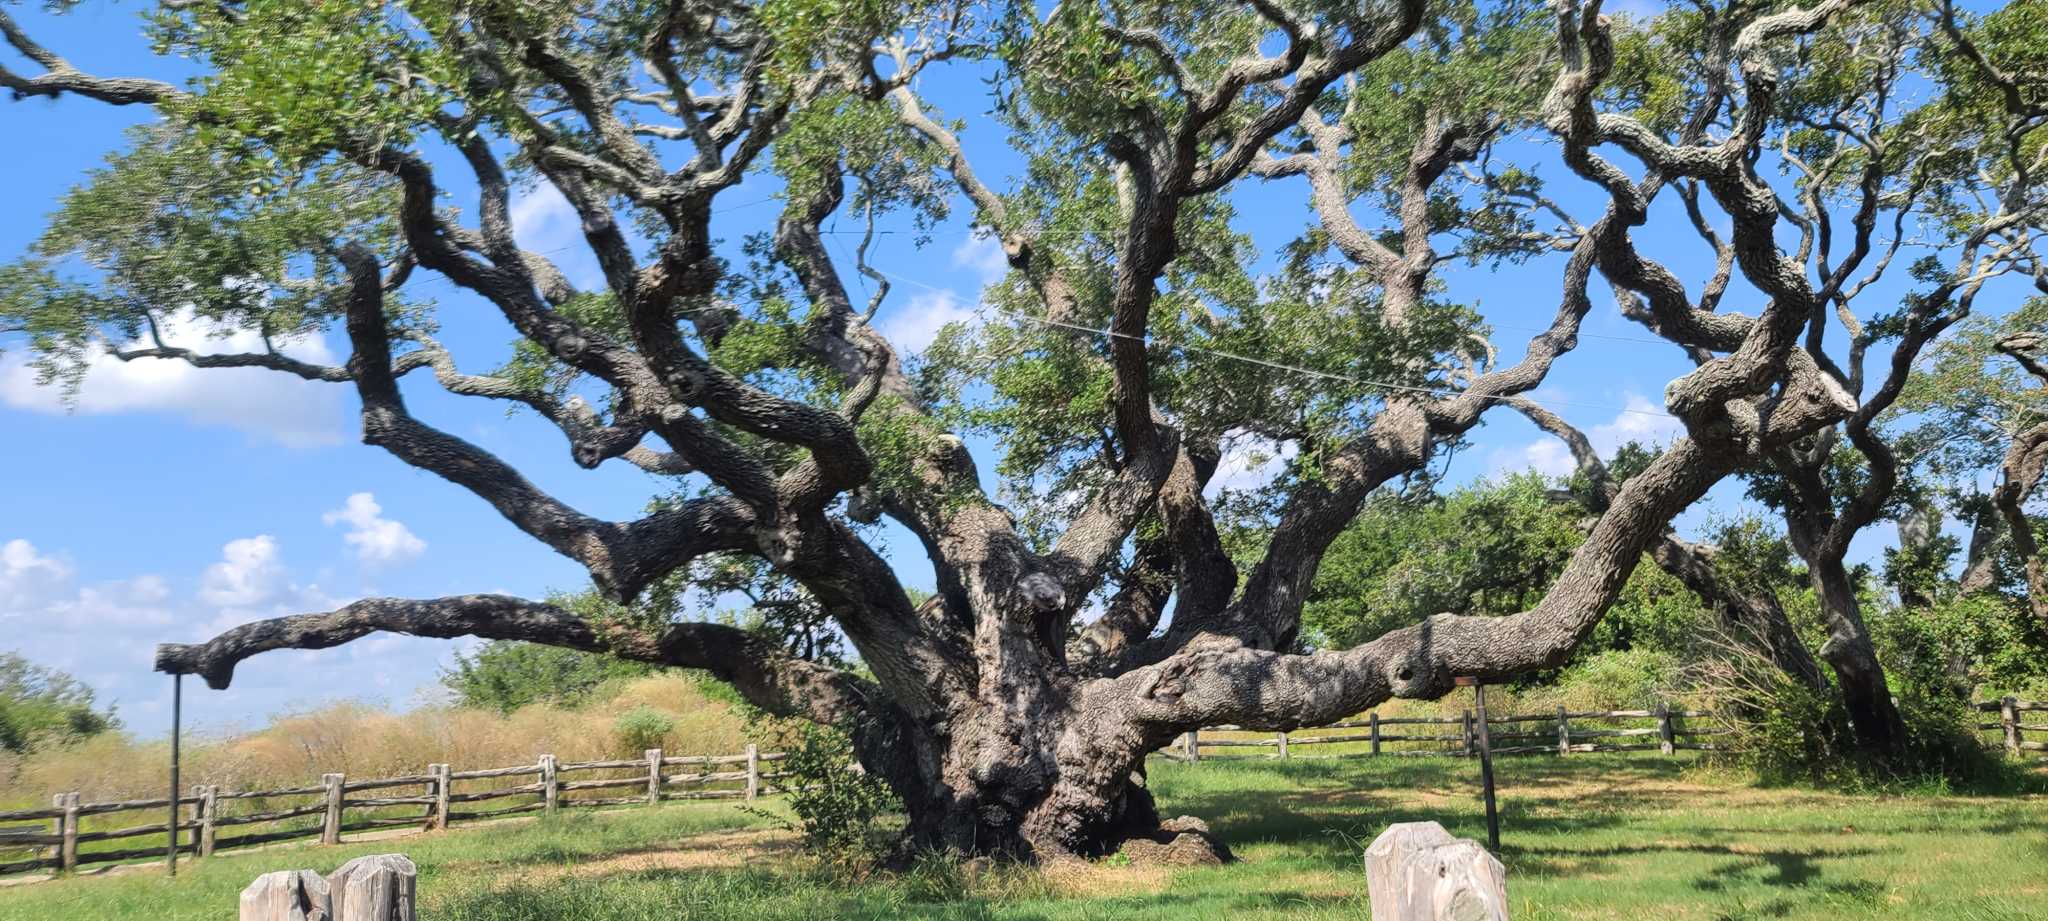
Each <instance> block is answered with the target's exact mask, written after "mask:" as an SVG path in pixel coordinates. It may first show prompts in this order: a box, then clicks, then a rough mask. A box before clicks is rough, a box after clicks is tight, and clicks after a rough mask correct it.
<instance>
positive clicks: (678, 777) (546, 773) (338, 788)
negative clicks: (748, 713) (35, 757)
mask: <svg viewBox="0 0 2048 921" xmlns="http://www.w3.org/2000/svg"><path fill="white" fill-rule="evenodd" d="M785 757H787V756H786V755H785V754H783V753H780V752H763V751H760V750H759V749H758V748H757V747H756V746H752V745H749V746H747V750H746V752H745V753H744V754H737V755H678V756H670V755H665V754H664V753H663V752H662V750H661V749H658V748H654V749H648V750H647V752H646V754H645V755H644V756H643V757H640V758H625V759H617V760H608V761H579V762H558V761H557V760H556V759H555V756H553V755H542V756H540V760H539V761H538V762H537V763H534V764H522V765H517V766H514V767H502V768H483V769H479V770H467V771H457V770H453V769H452V768H451V767H450V766H449V765H446V764H430V765H428V766H427V770H426V773H423V774H413V775H408V776H402V777H378V778H366V779H361V780H351V779H349V777H348V775H346V774H326V775H322V776H321V778H320V783H319V785H317V786H304V787H292V788H289V789H284V790H246V791H229V790H222V789H220V788H219V787H217V786H199V787H194V788H193V790H192V792H191V795H189V796H182V797H179V798H178V805H179V807H180V809H179V812H180V813H181V818H180V820H179V822H178V834H179V839H178V844H177V848H178V853H180V854H189V855H192V856H197V857H207V856H211V855H212V854H213V853H214V852H215V851H217V850H220V849H222V848H230V847H242V846H247V845H253V844H264V843H269V842H273V841H284V840H288V839H292V838H312V837H316V836H317V837H318V838H319V839H320V843H322V844H338V843H340V842H341V836H342V834H343V833H344V832H358V831H369V830H374V829H380V828H392V827H402V826H418V827H419V828H420V829H421V830H423V831H424V830H431V829H440V828H447V827H449V826H450V825H453V824H454V823H455V822H457V821H460V820H474V819H483V818H494V817H497V816H507V815H515V814H518V813H525V812H541V813H545V814H550V815H552V814H554V813H555V812H556V811H557V810H559V809H566V808H583V807H598V806H622V805H655V804H657V803H660V802H662V801H663V800H707V799H746V800H751V799H755V798H756V797H760V796H766V795H771V794H774V793H778V792H782V788H780V787H778V786H776V785H775V784H773V783H772V781H776V780H780V779H782V778H783V777H784V776H785V775H784V772H782V771H778V770H774V769H772V767H770V766H772V765H774V763H775V762H779V761H782V760H783V759H784V758H785ZM675 769H680V770H675ZM586 772H591V773H596V772H601V773H605V774H609V775H611V776H599V777H592V778H590V779H568V775H575V774H581V773H586ZM528 777H531V778H532V781H531V782H528V783H509V784H508V783H507V781H509V780H515V779H524V778H528ZM465 781H467V782H468V785H469V786H470V789H467V790H463V789H458V787H459V786H460V785H462V784H463V782H465ZM406 788H410V789H409V790H408V789H406ZM628 790H630V791H632V792H631V793H630V794H626V795H616V794H615V795H606V796H590V795H588V793H589V792H590V791H606V792H608V793H609V792H611V791H628ZM513 797H517V798H521V799H524V800H525V801H524V802H517V803H513V804H511V805H508V806H494V807H490V808H482V807H480V805H479V804H482V803H485V802H488V801H490V800H497V799H506V798H513ZM280 799H282V800H287V801H297V802H296V803H290V804H278V803H273V802H271V801H273V800H280ZM242 804H247V805H248V806H249V807H250V808H248V809H241V808H237V807H238V806H240V805H242ZM170 805H171V802H170V800H169V798H161V799H141V800H126V801H122V802H109V803H82V802H80V801H79V795H78V794H76V793H59V794H57V795H56V796H54V797H52V798H51V804H50V808H48V809H24V810H17V811H12V812H0V874H8V873H22V872H28V871H34V870H56V871H62V872H71V871H73V870H76V869H78V868H79V867H81V866H84V865H86V864H96V863H110V862H118V861H134V860H142V859H160V860H168V859H169V851H170V844H169V835H170V831H171V828H170V821H169V819H168V818H165V819H164V820H163V821H158V822H155V823H150V824H142V825H132V826H127V827H114V828H105V827H88V826H100V825H105V824H107V823H105V822H104V821H99V822H91V823H88V822H86V821H85V820H86V819H88V818H91V817H94V816H107V815H114V814H118V813H129V812H149V811H154V812H155V813H156V814H157V815H159V816H162V815H164V813H165V812H166V811H168V810H169V808H170ZM279 806H281V808H276V807H279ZM188 808H189V815H186V813H187V810H188ZM351 809H353V810H356V813H357V814H356V815H355V816H354V817H351V816H349V814H348V813H349V811H350V810H351ZM366 812H368V813H369V814H365V813H366ZM408 812H410V813H411V814H406V813H408ZM315 817H317V819H318V820H317V822H315V821H313V819H314V818H315ZM36 820H47V822H48V828H47V830H44V829H43V828H42V827H40V826H33V825H32V826H14V827H11V828H10V827H8V823H14V822H22V821H36ZM280 824H282V825H284V826H286V827H282V828H280V827H279V825H280ZM264 825H267V826H269V828H268V829H267V830H262V831H255V830H251V831H248V832H244V833H240V834H235V833H233V832H232V831H231V830H235V829H242V828H247V827H250V826H264ZM130 838H147V839H151V840H150V844H149V845H148V846H143V847H132V848H115V849H104V848H100V847H89V848H88V847H84V846H85V845H95V844H98V843H100V842H112V841H122V840H124V839H130ZM23 848H27V849H29V850H30V852H31V853H33V854H34V856H32V857H30V858H28V859H13V860H10V859H8V856H7V855H8V853H9V851H10V850H16V851H18V850H20V849H23Z"/></svg>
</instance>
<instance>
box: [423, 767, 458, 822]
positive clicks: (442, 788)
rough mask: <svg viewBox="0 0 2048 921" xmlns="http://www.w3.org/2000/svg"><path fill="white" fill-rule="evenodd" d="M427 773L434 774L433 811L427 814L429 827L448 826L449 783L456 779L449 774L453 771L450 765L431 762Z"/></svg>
mask: <svg viewBox="0 0 2048 921" xmlns="http://www.w3.org/2000/svg"><path fill="white" fill-rule="evenodd" d="M427 773H429V774H432V775H434V805H433V806H432V807H431V808H432V809H433V811H432V812H430V813H428V814H427V827H428V828H429V829H436V830H438V829H443V828H447V827H448V785H449V782H450V781H452V780H453V779H454V778H452V777H449V776H448V775H449V774H450V773H452V772H451V771H450V770H449V769H448V765H445V764H429V765H427Z"/></svg>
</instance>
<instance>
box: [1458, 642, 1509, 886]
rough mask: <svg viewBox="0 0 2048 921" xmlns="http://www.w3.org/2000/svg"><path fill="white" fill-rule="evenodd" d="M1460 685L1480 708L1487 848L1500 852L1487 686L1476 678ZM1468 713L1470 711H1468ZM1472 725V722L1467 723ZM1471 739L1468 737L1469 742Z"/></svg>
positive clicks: (1481, 777)
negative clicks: (1487, 722)
mask: <svg viewBox="0 0 2048 921" xmlns="http://www.w3.org/2000/svg"><path fill="white" fill-rule="evenodd" d="M1457 682H1458V683H1459V684H1469V685H1471V686H1472V702H1473V703H1474V704H1476V705H1478V707H1479V782H1480V785H1481V789H1482V790H1483V791H1484V793H1485V796H1486V847H1487V850H1490V851H1494V852H1498V851H1499V850H1500V810H1499V809H1497V808H1495V806H1494V801H1493V736H1491V735H1489V734H1488V729H1487V727H1486V685H1484V684H1482V683H1480V681H1479V679H1478V678H1476V677H1461V678H1458V679H1457ZM1467 712H1468V713H1469V712H1470V711H1467ZM1467 724H1468V725H1469V724H1470V721H1469V720H1468V721H1467ZM1469 740H1470V737H1469V736H1468V737H1467V741H1469Z"/></svg>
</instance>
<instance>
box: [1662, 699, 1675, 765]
mask: <svg viewBox="0 0 2048 921" xmlns="http://www.w3.org/2000/svg"><path fill="white" fill-rule="evenodd" d="M1657 741H1658V742H1659V743H1660V746H1659V747H1661V748H1662V749H1663V750H1664V754H1667V755H1668V754H1671V753H1672V752H1675V751H1677V750H1678V746H1677V744H1676V743H1677V741H1678V739H1677V738H1676V737H1675V734H1674V733H1673V732H1672V731H1671V703H1670V702H1669V701H1663V700H1660V701H1657Z"/></svg>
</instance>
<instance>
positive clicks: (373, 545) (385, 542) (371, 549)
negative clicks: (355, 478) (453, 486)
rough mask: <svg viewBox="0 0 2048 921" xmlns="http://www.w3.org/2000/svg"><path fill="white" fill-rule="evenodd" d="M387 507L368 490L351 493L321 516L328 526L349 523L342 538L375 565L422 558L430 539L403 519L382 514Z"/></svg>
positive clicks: (365, 560)
mask: <svg viewBox="0 0 2048 921" xmlns="http://www.w3.org/2000/svg"><path fill="white" fill-rule="evenodd" d="M383 514H384V508H383V506H380V505H378V504H377V497H376V496H373V495H371V494H370V493H366V492H359V493H356V494H355V495H352V496H349V497H348V501H347V502H346V503H344V504H343V505H342V507H341V508H338V509H335V510H334V511H331V512H328V513H327V514H325V515H322V516H320V520H321V521H322V522H325V523H326V524H328V525H329V526H332V525H335V524H338V523H344V522H345V523H347V524H348V526H349V530H348V533H347V534H345V535H343V536H342V540H343V541H345V542H347V543H348V545H349V546H351V547H354V548H356V557H357V558H358V559H360V560H362V561H363V562H365V563H368V564H370V565H373V566H385V565H391V564H394V563H408V562H411V561H413V560H416V559H419V556H420V554H422V553H425V552H426V550H427V542H426V541H423V540H420V539H419V537H418V536H416V535H414V534H413V533H412V530H411V529H410V528H407V527H406V526H405V525H404V524H403V523H401V522H397V521H393V520H391V519H389V518H385V517H383Z"/></svg>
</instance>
